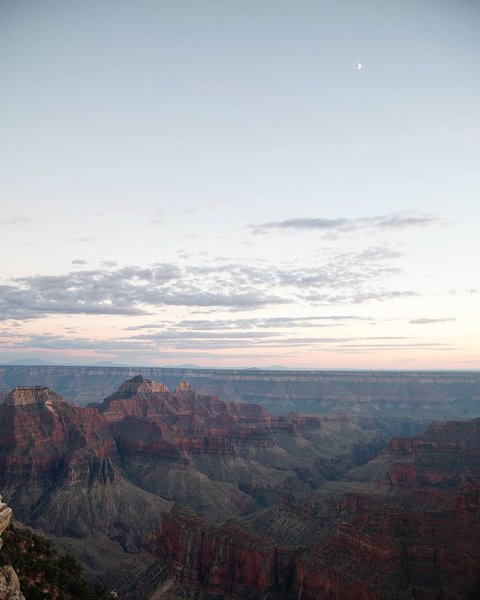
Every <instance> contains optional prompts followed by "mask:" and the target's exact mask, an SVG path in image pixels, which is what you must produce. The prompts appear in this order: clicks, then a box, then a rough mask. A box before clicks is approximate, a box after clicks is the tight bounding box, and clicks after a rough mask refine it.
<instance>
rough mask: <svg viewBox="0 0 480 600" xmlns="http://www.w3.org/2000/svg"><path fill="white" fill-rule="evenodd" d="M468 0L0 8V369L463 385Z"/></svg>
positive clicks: (474, 173) (472, 220)
mask: <svg viewBox="0 0 480 600" xmlns="http://www.w3.org/2000/svg"><path fill="white" fill-rule="evenodd" d="M479 31H480V4H479V3H478V1H477V0H363V1H362V2H359V1H358V0H340V1H338V2H336V1H333V0H329V1H325V0H316V1H307V0H296V1H295V2H293V1H285V0H275V1H273V0H261V1H259V0H255V1H251V0H243V1H242V2H238V1H235V2H233V1H230V0H216V1H214V0H203V1H200V0H196V1H193V0H169V1H167V0H155V1H153V0H152V1H149V0H137V1H136V2H131V1H126V0H115V2H113V1H111V0H110V1H107V0H103V1H102V0H91V1H88V2H73V1H69V0H57V1H52V0H43V1H42V2H38V1H36V0H35V1H29V0H20V1H19V0H0V74H1V76H0V132H1V135H0V164H1V169H0V198H1V205H0V208H1V210H0V253H1V257H2V259H1V261H0V363H2V362H3V363H6V362H10V361H13V360H17V359H24V358H29V357H30V358H32V357H33V358H41V359H43V360H48V361H52V362H60V363H63V364H95V363H97V362H105V361H108V362H113V363H118V364H126V365H145V366H149V365H152V366H169V365H184V364H195V365H199V366H203V367H257V368H267V367H270V366H281V367H285V368H294V369H300V368H308V369H337V368H345V369H478V368H480V353H479V349H480V311H479V310H478V309H479V302H480V270H479V267H478V262H479V258H480V241H479V240H480V237H479V235H478V227H479V224H480V111H479V109H478V107H479V106H480V63H479V57H480V36H479V35H478V32H479Z"/></svg>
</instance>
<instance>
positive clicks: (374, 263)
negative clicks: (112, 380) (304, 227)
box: [0, 246, 414, 327]
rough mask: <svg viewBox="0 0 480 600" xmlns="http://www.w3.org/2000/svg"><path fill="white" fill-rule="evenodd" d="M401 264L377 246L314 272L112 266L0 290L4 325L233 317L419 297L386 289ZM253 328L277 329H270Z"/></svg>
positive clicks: (244, 266)
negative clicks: (167, 314) (53, 318)
mask: <svg viewBox="0 0 480 600" xmlns="http://www.w3.org/2000/svg"><path fill="white" fill-rule="evenodd" d="M398 256H400V254H399V253H398V252H396V251H392V250H391V249H389V248H384V247H377V246H374V247H372V248H370V249H368V250H363V251H360V252H347V253H345V252H344V253H337V254H331V255H328V256H327V255H326V256H325V257H323V259H322V260H320V259H318V260H315V261H314V264H313V265H311V266H309V267H300V266H298V265H296V264H290V263H281V264H278V265H277V264H271V263H268V262H266V261H262V260H257V261H256V262H255V263H254V264H251V263H247V262H234V261H231V260H227V259H222V258H217V259H216V260H214V261H211V262H205V263H204V264H197V265H193V266H192V265H189V266H186V265H182V264H181V263H178V264H174V263H155V264H153V265H149V266H146V267H139V266H135V265H127V266H122V267H119V266H116V265H114V264H113V263H107V264H104V265H103V267H102V268H98V269H81V268H80V269H74V270H72V271H70V272H68V273H66V274H62V275H34V276H28V277H16V278H12V279H10V280H8V281H5V282H4V283H3V284H0V320H2V319H3V320H5V319H31V318H37V317H42V316H44V315H47V314H82V313H83V314H98V315H101V314H103V315H145V314H150V313H152V312H155V310H157V309H158V308H159V307H165V306H183V307H188V308H207V309H222V310H228V311H230V312H231V311H242V310H254V309H259V308H264V307H266V306H271V305H283V304H297V305H298V304H301V305H302V304H311V305H312V304H313V305H315V306H318V305H325V306H328V305H338V304H358V303H362V302H369V301H384V300H387V299H395V298H402V297H405V296H411V295H413V294H414V292H412V291H410V290H398V289H391V288H388V287H387V286H386V281H387V279H389V278H390V277H391V276H392V275H395V274H397V273H398V272H399V269H398V268H397V267H396V266H395V265H394V264H392V261H393V260H394V259H396V258H397V257H398ZM79 261H80V259H77V260H76V261H74V262H75V265H74V266H76V267H81V266H82V264H81V263H80V262H79ZM107 267H108V268H107ZM286 324H287V325H288V323H286ZM292 325H293V324H292ZM252 326H253V325H252ZM255 326H257V327H258V326H260V327H269V326H275V327H278V326H280V324H279V322H278V321H277V322H274V321H271V322H270V324H269V323H268V322H267V321H265V323H264V324H263V325H259V324H258V323H257V324H256V325H255Z"/></svg>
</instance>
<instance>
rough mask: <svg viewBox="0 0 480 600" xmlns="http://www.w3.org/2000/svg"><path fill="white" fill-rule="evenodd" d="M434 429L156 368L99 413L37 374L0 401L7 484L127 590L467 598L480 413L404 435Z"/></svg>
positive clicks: (474, 545)
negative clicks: (276, 402)
mask: <svg viewBox="0 0 480 600" xmlns="http://www.w3.org/2000/svg"><path fill="white" fill-rule="evenodd" d="M424 425H425V423H420V422H419V421H418V420H416V421H409V420H407V419H390V418H385V417H377V418H367V417H356V418H349V417H347V416H346V415H345V414H330V415H323V416H314V415H311V416H309V415H301V414H299V413H290V414H289V415H286V416H275V415H272V414H271V413H269V412H267V411H266V410H265V409H264V408H263V407H262V406H260V405H256V404H247V403H240V402H224V401H222V400H220V399H219V398H218V397H216V396H212V395H207V394H200V393H197V392H195V391H194V390H193V389H192V388H191V387H190V385H189V384H187V383H186V382H181V383H180V384H178V385H177V387H176V388H175V390H174V391H173V392H169V390H168V389H167V387H165V385H163V384H160V383H156V382H153V381H150V380H147V379H145V378H144V377H143V376H136V377H134V378H132V379H130V380H128V381H126V382H125V383H123V384H122V385H120V387H119V388H118V390H117V391H116V392H114V393H113V394H111V395H110V396H109V397H107V398H106V399H105V400H104V401H103V402H101V403H96V404H91V405H89V406H88V407H84V408H82V407H78V406H74V405H72V404H70V403H69V402H66V401H65V400H63V398H62V397H60V396H59V395H57V394H56V393H54V392H53V391H52V390H50V389H49V388H47V387H44V386H36V387H26V386H22V387H19V388H16V389H14V390H13V391H12V392H10V393H8V394H7V395H6V397H5V399H4V401H3V402H2V403H1V404H0V490H1V492H2V494H3V496H4V497H5V499H6V500H7V501H8V503H9V505H10V506H11V507H12V508H13V509H14V511H15V516H16V518H18V519H19V520H21V521H23V522H24V523H26V524H28V525H30V526H32V527H34V528H37V529H41V530H43V531H45V532H46V533H48V534H49V535H51V536H53V538H54V539H55V540H56V541H57V543H59V544H60V546H62V547H63V548H66V549H68V550H69V551H71V552H72V553H73V554H75V555H76V556H77V557H78V558H79V559H80V560H81V561H82V562H83V564H84V565H85V566H86V568H87V569H88V572H89V573H90V574H91V575H93V574H97V575H98V574H102V575H103V578H104V580H105V581H106V582H107V583H108V584H109V585H110V586H111V587H112V588H113V589H116V590H117V591H118V593H119V597H120V598H138V599H142V598H149V597H150V598H152V599H153V598H164V599H170V600H176V599H177V598H178V599H180V598H192V599H193V598H196V599H199V600H200V599H209V598H212V599H213V598H218V599H220V598H229V599H231V600H236V599H238V600H240V599H242V598H252V599H257V598H258V599H259V600H260V599H265V600H267V599H269V600H270V599H271V600H273V599H275V598H300V597H301V598H303V599H304V600H305V599H307V600H308V599H310V598H311V599H313V598H345V599H347V600H348V599H349V598H365V599H366V598H372V599H375V598H378V599H380V598H396V599H398V600H403V599H404V598H405V599H406V598H412V597H415V598H425V599H426V600H430V599H432V600H433V599H434V598H440V597H442V598H469V597H470V595H471V594H472V593H473V590H474V588H475V585H477V583H478V581H480V554H479V548H478V546H479V544H478V540H479V539H480V530H479V528H478V527H479V526H478V523H477V521H478V516H479V514H478V513H479V497H480V478H479V468H480V467H479V464H480V420H478V419H477V420H474V421H465V422H457V423H446V424H438V423H437V424H434V425H432V426H430V428H429V429H428V430H427V431H426V432H425V433H424V434H421V435H414V436H413V437H408V438H407V437H398V436H405V435H411V434H415V433H417V432H419V431H420V430H421V429H422V428H424ZM391 438H393V439H391ZM388 440H391V441H390V442H389V441H388ZM120 564H122V568H121V569H119V568H118V567H119V565H120ZM477 580H478V581H477Z"/></svg>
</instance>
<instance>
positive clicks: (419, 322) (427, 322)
mask: <svg viewBox="0 0 480 600" xmlns="http://www.w3.org/2000/svg"><path fill="white" fill-rule="evenodd" d="M456 320H457V319H456V318H453V317H445V318H442V319H411V320H410V321H409V323H410V324H411V325H430V324H431V323H452V322H453V321H456Z"/></svg>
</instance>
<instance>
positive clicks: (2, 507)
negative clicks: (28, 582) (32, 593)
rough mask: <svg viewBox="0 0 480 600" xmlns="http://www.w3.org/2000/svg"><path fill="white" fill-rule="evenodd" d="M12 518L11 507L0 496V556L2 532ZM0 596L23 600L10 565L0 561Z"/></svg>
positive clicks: (4, 598) (3, 598)
mask: <svg viewBox="0 0 480 600" xmlns="http://www.w3.org/2000/svg"><path fill="white" fill-rule="evenodd" d="M11 518H12V509H11V508H9V507H8V506H7V505H6V504H4V503H3V502H2V497H1V496H0V558H1V549H2V537H1V536H2V533H3V532H4V531H5V529H6V528H7V527H8V525H9V523H10V519H11ZM0 598H2V600H25V597H24V596H23V594H22V592H21V591H20V583H19V581H18V577H17V574H16V573H15V571H14V569H13V567H12V566H11V565H4V564H3V561H0Z"/></svg>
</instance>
